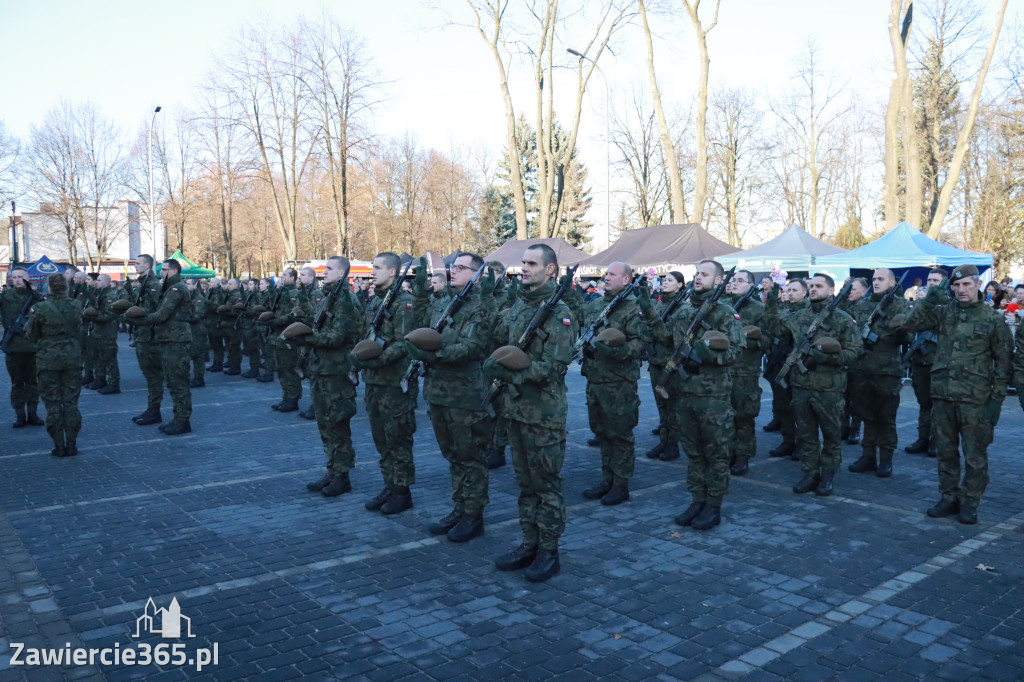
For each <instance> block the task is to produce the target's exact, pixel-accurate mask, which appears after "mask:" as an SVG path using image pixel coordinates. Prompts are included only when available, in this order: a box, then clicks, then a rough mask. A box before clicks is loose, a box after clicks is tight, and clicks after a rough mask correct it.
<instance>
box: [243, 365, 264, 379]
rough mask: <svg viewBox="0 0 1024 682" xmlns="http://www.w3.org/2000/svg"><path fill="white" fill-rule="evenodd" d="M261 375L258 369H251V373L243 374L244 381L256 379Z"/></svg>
mask: <svg viewBox="0 0 1024 682" xmlns="http://www.w3.org/2000/svg"><path fill="white" fill-rule="evenodd" d="M259 375H260V370H259V369H257V368H256V367H251V368H249V371H247V372H245V373H244V374H242V378H243V379H255V378H256V377H258V376H259Z"/></svg>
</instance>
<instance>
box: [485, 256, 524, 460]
mask: <svg viewBox="0 0 1024 682" xmlns="http://www.w3.org/2000/svg"><path fill="white" fill-rule="evenodd" d="M487 267H489V268H490V269H491V270H493V271H494V272H495V273H503V272H505V265H504V263H501V262H499V261H496V260H495V261H488V263H487ZM513 282H515V283H516V285H515V286H513V284H512V283H513ZM518 283H519V279H518V278H516V277H513V278H512V279H511V280H509V281H508V283H507V284H506V280H505V278H504V277H502V278H500V279H499V280H498V281H497V282H496V283H495V286H494V291H493V292H492V293H491V295H490V296H489V297H487V298H484V299H483V301H482V303H483V304H484V306H485V307H486V308H487V309H488V311H489V312H490V315H491V321H492V325H493V323H494V322H496V321H497V319H498V317H499V315H500V314H503V313H505V312H507V311H508V310H509V309H510V308H511V307H512V304H513V303H515V293H516V290H517V289H518ZM503 343H504V341H503V340H499V339H496V338H495V337H494V329H493V327H492V329H491V350H495V349H497V348H498V347H499V346H500V345H502V344H503ZM490 423H491V427H490V428H491V437H490V440H488V442H487V450H486V451H485V452H484V458H485V459H486V460H487V468H488V469H497V468H499V467H503V466H505V464H506V459H505V449H506V448H507V447H508V424H507V423H506V422H505V418H504V417H502V416H501V415H500V414H498V415H496V416H495V417H494V418H493V419H491V420H490Z"/></svg>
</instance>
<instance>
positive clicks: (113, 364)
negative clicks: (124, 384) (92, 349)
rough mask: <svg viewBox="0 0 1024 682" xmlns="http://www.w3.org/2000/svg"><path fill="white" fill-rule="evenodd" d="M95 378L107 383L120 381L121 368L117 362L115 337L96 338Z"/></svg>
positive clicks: (118, 382)
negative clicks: (104, 380)
mask: <svg viewBox="0 0 1024 682" xmlns="http://www.w3.org/2000/svg"><path fill="white" fill-rule="evenodd" d="M95 374H96V378H97V379H106V381H107V383H108V384H120V383H121V368H120V366H118V364H117V338H113V339H96V372H95Z"/></svg>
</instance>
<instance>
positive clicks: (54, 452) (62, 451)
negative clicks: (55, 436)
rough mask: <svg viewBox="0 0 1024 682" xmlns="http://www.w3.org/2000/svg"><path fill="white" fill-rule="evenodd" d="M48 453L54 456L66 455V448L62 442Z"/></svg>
mask: <svg viewBox="0 0 1024 682" xmlns="http://www.w3.org/2000/svg"><path fill="white" fill-rule="evenodd" d="M50 454H51V455H53V456H54V457H67V456H68V453H67V450H65V449H64V445H63V444H61V445H56V446H54V447H53V449H52V450H50Z"/></svg>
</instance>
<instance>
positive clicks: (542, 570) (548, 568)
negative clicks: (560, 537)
mask: <svg viewBox="0 0 1024 682" xmlns="http://www.w3.org/2000/svg"><path fill="white" fill-rule="evenodd" d="M559 570H561V566H560V565H559V564H558V550H557V549H538V550H537V556H536V557H534V559H533V563H532V564H530V566H529V568H527V569H526V571H525V572H524V573H523V576H524V577H525V578H526V579H527V580H529V581H530V582H531V583H542V582H544V581H545V580H547V579H548V578H551V577H552V576H554V575H555V574H557V573H558V571H559Z"/></svg>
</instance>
